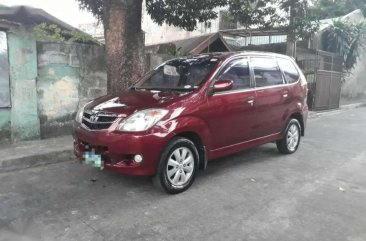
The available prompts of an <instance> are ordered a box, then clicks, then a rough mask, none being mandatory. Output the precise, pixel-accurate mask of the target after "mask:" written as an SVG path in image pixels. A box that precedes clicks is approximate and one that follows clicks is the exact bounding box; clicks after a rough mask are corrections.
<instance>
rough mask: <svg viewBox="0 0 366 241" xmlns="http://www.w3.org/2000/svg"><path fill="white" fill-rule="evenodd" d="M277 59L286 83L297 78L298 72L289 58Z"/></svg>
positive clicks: (293, 81) (292, 81)
mask: <svg viewBox="0 0 366 241" xmlns="http://www.w3.org/2000/svg"><path fill="white" fill-rule="evenodd" d="M277 61H278V64H279V66H280V68H281V69H282V71H283V73H284V75H285V78H286V81H287V83H289V84H291V83H295V82H296V81H298V80H299V78H300V74H299V72H298V71H297V69H296V67H295V65H294V64H293V63H292V62H291V61H290V60H288V59H281V58H278V59H277Z"/></svg>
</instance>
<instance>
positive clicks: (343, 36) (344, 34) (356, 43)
mask: <svg viewBox="0 0 366 241" xmlns="http://www.w3.org/2000/svg"><path fill="white" fill-rule="evenodd" d="M365 35H366V23H365V22H361V23H357V24H353V23H349V22H344V21H339V20H338V21H334V22H333V24H332V26H330V27H329V28H328V29H327V30H326V31H325V32H324V34H323V47H324V49H325V50H326V51H330V52H333V53H337V54H338V55H340V56H341V57H342V58H343V66H344V68H345V70H346V71H349V70H351V69H352V68H353V67H354V66H355V64H356V63H357V60H358V57H359V53H360V50H361V49H362V48H365V43H364V40H365V37H366V36H365Z"/></svg>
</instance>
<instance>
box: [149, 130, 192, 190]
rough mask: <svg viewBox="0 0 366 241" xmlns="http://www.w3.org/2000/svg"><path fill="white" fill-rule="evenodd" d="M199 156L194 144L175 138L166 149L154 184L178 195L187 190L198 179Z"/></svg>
mask: <svg viewBox="0 0 366 241" xmlns="http://www.w3.org/2000/svg"><path fill="white" fill-rule="evenodd" d="M198 160H199V155H198V151H197V148H196V146H195V145H194V143H193V142H192V141H190V140H188V139H186V138H182V137H175V138H174V139H172V140H171V141H170V142H169V144H168V145H167V146H166V147H165V149H164V151H163V153H162V155H161V158H160V161H159V164H158V167H157V173H156V175H155V176H154V177H153V182H154V184H155V185H156V186H157V187H159V188H160V189H162V190H163V191H165V192H167V193H170V194H177V193H181V192H184V191H185V190H187V189H188V188H189V187H190V186H191V185H192V183H193V182H194V179H195V177H196V172H197V169H198Z"/></svg>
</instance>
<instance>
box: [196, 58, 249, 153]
mask: <svg viewBox="0 0 366 241" xmlns="http://www.w3.org/2000/svg"><path fill="white" fill-rule="evenodd" d="M215 80H232V81H233V89H232V90H229V91H223V92H216V93H213V94H212V95H209V96H207V105H206V108H205V109H204V110H203V112H201V114H202V115H203V116H204V119H205V121H206V123H207V124H208V126H209V129H210V132H211V134H212V140H211V148H212V149H217V148H221V147H225V146H230V145H233V144H237V143H240V142H244V141H247V140H250V139H251V138H252V137H253V125H254V123H255V113H254V106H253V101H254V97H255V96H254V95H255V90H254V88H253V85H252V81H251V78H250V69H249V65H248V58H243V57H241V58H239V59H234V60H232V61H230V62H229V63H227V64H226V65H225V67H224V68H223V69H222V71H220V73H219V75H218V77H217V78H215Z"/></svg>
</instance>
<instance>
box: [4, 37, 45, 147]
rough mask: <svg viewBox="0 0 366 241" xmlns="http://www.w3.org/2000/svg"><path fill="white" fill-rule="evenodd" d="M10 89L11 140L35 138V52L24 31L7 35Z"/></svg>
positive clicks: (36, 129) (37, 124) (36, 124)
mask: <svg viewBox="0 0 366 241" xmlns="http://www.w3.org/2000/svg"><path fill="white" fill-rule="evenodd" d="M8 51H9V66H10V87H11V104H12V108H11V139H12V140H13V141H20V140H30V139H35V138H37V137H38V136H39V132H40V129H39V118H38V115H37V92H36V78H37V50H36V41H35V39H34V38H33V37H32V36H31V35H30V34H28V33H27V32H25V31H20V32H16V33H13V32H8Z"/></svg>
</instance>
